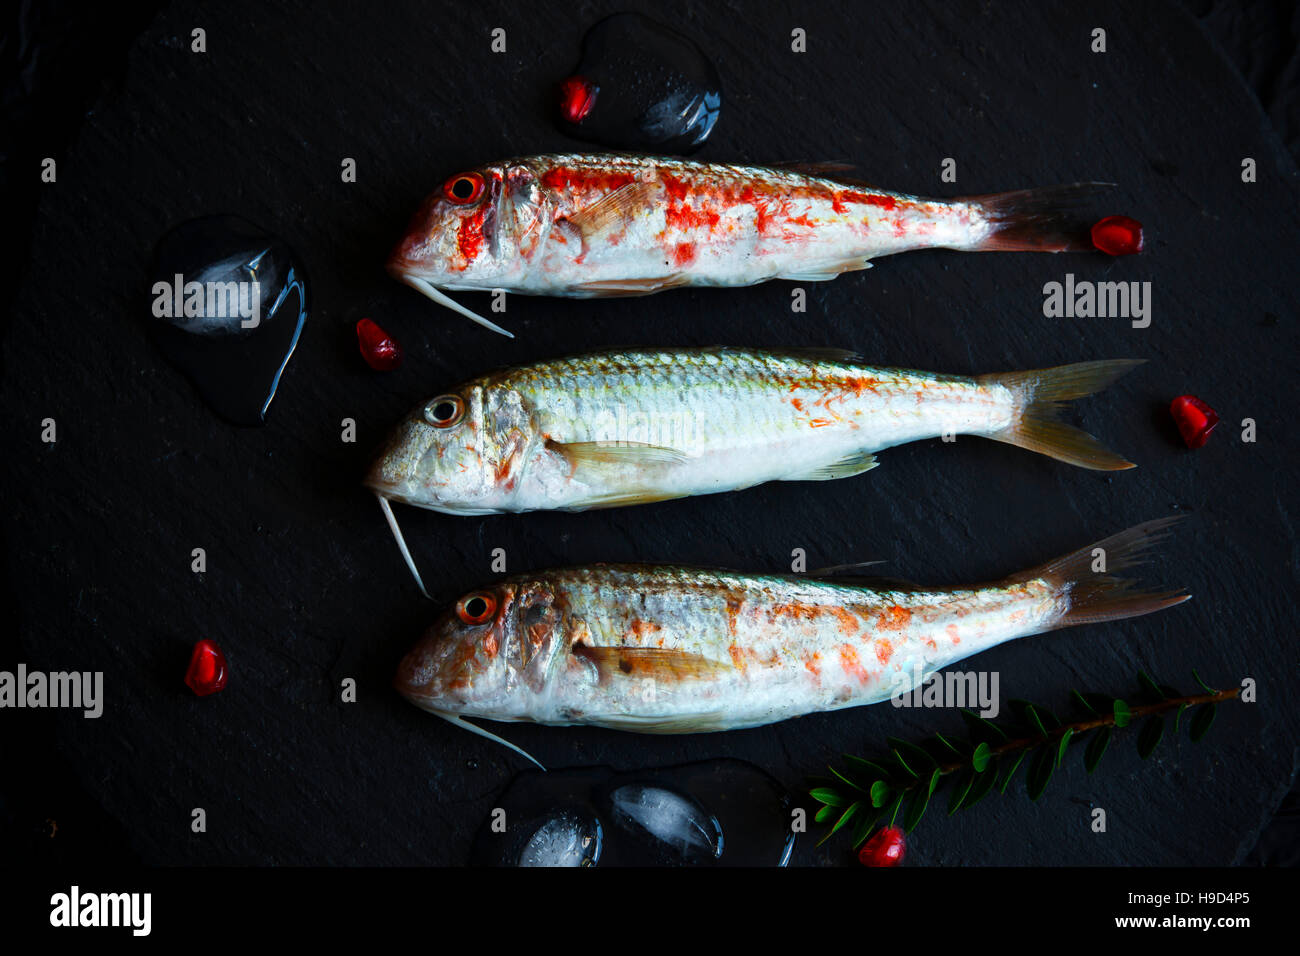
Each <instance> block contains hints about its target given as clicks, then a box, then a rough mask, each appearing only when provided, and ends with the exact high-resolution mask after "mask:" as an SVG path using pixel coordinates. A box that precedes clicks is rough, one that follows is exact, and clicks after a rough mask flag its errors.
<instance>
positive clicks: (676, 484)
mask: <svg viewBox="0 0 1300 956" xmlns="http://www.w3.org/2000/svg"><path fill="white" fill-rule="evenodd" d="M1137 364H1140V363H1139V362H1138V361H1132V360H1115V361H1101V362H1083V363H1080V364H1076V365H1064V366H1060V367H1057V368H1049V369H1038V370H1034V371H1027V372H1008V373H1005V374H995V375H981V376H977V377H967V376H960V375H939V374H935V373H931V372H917V371H911V370H907V369H892V368H878V367H876V366H872V365H867V364H865V363H864V362H863V361H862V360H861V359H860V358H858V357H857V356H856V355H853V354H852V353H849V352H839V351H834V350H829V349H822V350H787V351H760V350H746V349H737V348H725V347H714V348H694V349H676V350H666V349H665V350H659V349H655V350H645V351H615V352H599V353H592V354H587V355H578V356H574V357H572V358H565V359H558V360H554V361H547V362H540V363H538V364H535V365H527V366H523V367H521V368H512V369H504V370H500V371H496V372H491V373H489V374H487V375H483V376H480V377H478V378H475V379H472V380H470V381H468V382H466V383H464V384H462V385H460V386H457V387H456V388H454V389H452V390H450V391H448V392H446V393H444V394H442V395H438V396H436V397H434V398H432V399H430V400H429V401H427V402H425V403H423V404H422V405H420V406H419V407H417V408H416V409H414V410H413V411H412V412H411V413H410V415H408V416H407V418H406V420H405V421H403V422H402V423H401V424H400V425H399V426H398V428H397V429H396V431H395V432H394V433H393V435H392V437H391V438H390V439H389V441H388V443H387V444H386V446H385V447H384V450H383V452H382V453H381V454H380V456H379V457H378V459H377V460H376V461H375V463H374V465H373V467H372V468H371V470H370V472H369V474H368V476H367V478H366V483H367V485H368V486H369V487H370V489H371V490H373V491H374V492H375V493H376V494H378V495H380V496H381V497H382V498H386V499H390V500H393V501H399V502H403V503H405V504H410V505H416V506H418V507H421V508H430V509H432V510H435V511H442V512H446V513H449V514H462V515H473V514H490V513H494V512H518V511H533V510H541V509H569V510H582V509H586V508H604V507H612V506H618V505H631V504H639V503H642V502H650V501H662V500H665V499H669V498H680V497H683V496H686V495H702V494H710V493H713V492H720V491H733V490H736V489H739V488H747V487H750V486H751V485H756V484H759V483H760V482H765V481H827V480H830V479H833V478H844V477H847V476H850V475H857V474H860V473H862V472H864V471H867V470H869V469H871V468H874V467H875V466H876V458H875V453H876V452H879V451H880V450H882V449H885V448H890V447H892V446H894V445H899V444H902V443H904V442H911V441H917V440H919V439H924V438H935V437H939V436H956V435H980V436H982V437H985V438H991V439H993V440H995V441H1000V442H1006V443H1008V444H1012V445H1018V446H1020V447H1022V448H1028V449H1030V450H1032V451H1036V452H1039V453H1040V454H1044V455H1050V456H1051V457H1053V458H1056V459H1059V460H1061V461H1064V462H1068V463H1069V464H1072V465H1078V466H1080V467H1084V468H1093V469H1100V470H1117V469H1124V468H1132V467H1133V465H1132V463H1131V462H1128V461H1126V460H1124V459H1123V458H1121V457H1120V456H1118V455H1116V454H1114V453H1113V452H1110V451H1107V450H1106V449H1105V448H1104V447H1102V446H1101V445H1100V444H1099V443H1098V442H1097V441H1096V439H1094V438H1093V437H1092V436H1090V435H1088V434H1087V433H1085V432H1082V431H1080V430H1078V429H1076V428H1072V427H1070V426H1069V425H1066V424H1064V423H1062V422H1060V421H1059V420H1058V413H1059V411H1060V403H1061V402H1063V401H1066V400H1069V399H1075V398H1080V397H1082V396H1085V395H1088V394H1090V393H1092V392H1095V391H1098V390H1100V389H1102V388H1105V387H1106V386H1107V385H1109V384H1110V383H1111V382H1112V381H1114V380H1115V379H1116V378H1117V377H1119V376H1120V375H1121V374H1123V373H1124V372H1126V371H1128V370H1129V369H1131V368H1133V367H1134V366H1135V365H1137Z"/></svg>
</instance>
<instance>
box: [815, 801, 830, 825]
mask: <svg viewBox="0 0 1300 956" xmlns="http://www.w3.org/2000/svg"><path fill="white" fill-rule="evenodd" d="M835 809H836V808H835V807H832V806H829V805H827V806H824V807H822V808H821V809H820V810H818V811H817V815H816V816H815V817H813V819H814V820H816V821H817V822H818V823H825V822H826V821H827V820H829V819H830V818H831V817H832V816H834V815H835Z"/></svg>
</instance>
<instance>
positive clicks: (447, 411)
mask: <svg viewBox="0 0 1300 956" xmlns="http://www.w3.org/2000/svg"><path fill="white" fill-rule="evenodd" d="M464 417H465V403H464V402H463V401H462V400H461V397H460V396H459V395H439V396H438V397H437V398H435V399H434V400H433V401H431V402H430V403H429V404H428V405H425V406H424V420H425V421H426V422H428V423H429V424H430V425H432V426H433V427H434V428H451V427H452V426H453V425H459V424H460V421H461V419H462V418H464Z"/></svg>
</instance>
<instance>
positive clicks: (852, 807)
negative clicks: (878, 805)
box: [826, 801, 862, 836]
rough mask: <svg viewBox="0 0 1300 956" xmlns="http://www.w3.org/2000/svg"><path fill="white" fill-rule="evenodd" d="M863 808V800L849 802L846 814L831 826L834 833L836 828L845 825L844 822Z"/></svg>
mask: <svg viewBox="0 0 1300 956" xmlns="http://www.w3.org/2000/svg"><path fill="white" fill-rule="evenodd" d="M861 809H862V803H861V801H855V802H853V803H851V804H849V808H848V809H847V810H845V811H844V814H843V815H842V816H841V817H840V818H839V820H837V821H836V823H835V826H833V827H831V833H834V832H835V831H836V830H838V829H840V827H842V826H844V824H846V823H848V822H849V821H850V820H852V819H853V816H854V814H856V813H857V812H858V811H859V810H861ZM831 833H828V834H826V835H827V836H830V835H831Z"/></svg>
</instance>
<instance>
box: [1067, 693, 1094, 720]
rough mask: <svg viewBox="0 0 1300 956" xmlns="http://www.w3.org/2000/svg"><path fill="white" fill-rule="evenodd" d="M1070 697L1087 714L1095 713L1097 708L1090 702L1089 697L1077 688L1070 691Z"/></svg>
mask: <svg viewBox="0 0 1300 956" xmlns="http://www.w3.org/2000/svg"><path fill="white" fill-rule="evenodd" d="M1070 699H1071V700H1073V701H1074V702H1075V703H1076V704H1077V705H1078V706H1079V709H1080V710H1082V711H1083V712H1084V713H1085V714H1088V715H1090V716H1091V715H1095V714H1096V713H1097V709H1096V708H1095V707H1093V706H1092V704H1090V703H1088V699H1087V698H1086V697H1084V696H1083V695H1082V694H1080V693H1079V692H1078V691H1077V690H1072V691H1070Z"/></svg>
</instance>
